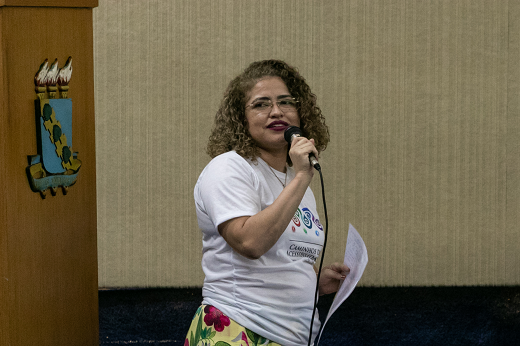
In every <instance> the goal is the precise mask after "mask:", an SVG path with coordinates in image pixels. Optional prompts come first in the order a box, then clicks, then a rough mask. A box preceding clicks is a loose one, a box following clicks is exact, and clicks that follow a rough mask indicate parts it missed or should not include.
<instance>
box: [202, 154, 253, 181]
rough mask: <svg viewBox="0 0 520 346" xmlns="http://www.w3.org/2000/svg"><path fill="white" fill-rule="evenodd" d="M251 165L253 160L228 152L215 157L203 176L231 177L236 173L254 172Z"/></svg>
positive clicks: (203, 172)
mask: <svg viewBox="0 0 520 346" xmlns="http://www.w3.org/2000/svg"><path fill="white" fill-rule="evenodd" d="M251 164H252V163H251V160H248V159H245V158H243V157H242V156H240V155H239V154H237V153H236V152H235V151H228V152H226V153H223V154H220V155H218V156H215V157H214V158H213V159H212V160H211V161H210V162H209V163H208V164H207V165H206V167H205V168H204V170H203V171H202V173H201V175H208V174H211V175H214V174H218V175H220V174H222V175H229V174H233V173H234V172H241V173H244V172H253V168H252V167H251Z"/></svg>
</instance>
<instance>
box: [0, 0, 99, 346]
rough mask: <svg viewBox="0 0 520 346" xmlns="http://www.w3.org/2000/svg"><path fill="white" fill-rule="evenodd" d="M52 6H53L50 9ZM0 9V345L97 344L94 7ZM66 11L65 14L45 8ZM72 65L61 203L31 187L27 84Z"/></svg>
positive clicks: (30, 4) (32, 122) (33, 147)
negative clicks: (76, 164) (73, 175)
mask: <svg viewBox="0 0 520 346" xmlns="http://www.w3.org/2000/svg"><path fill="white" fill-rule="evenodd" d="M51 3H53V4H54V5H51ZM64 3H65V1H52V2H51V1H36V0H19V1H15V0H3V1H0V42H1V47H0V49H1V55H0V75H1V84H0V189H1V191H0V346H7V345H9V346H27V345H98V344H99V322H98V299H97V294H98V284H97V243H96V231H97V229H96V227H97V220H96V174H95V172H96V162H95V159H96V155H95V136H94V132H95V126H94V125H95V124H94V81H93V79H94V77H93V67H94V66H93V31H92V7H94V6H96V5H97V1H92V0H90V1H89V0H85V1H80V0H76V1H74V0H72V1H67V2H66V3H67V4H68V5H64ZM59 5H64V6H67V7H50V6H59ZM69 56H72V66H73V72H72V78H71V81H70V84H69V86H70V90H69V92H68V98H70V99H72V134H73V136H72V137H73V138H72V149H73V151H74V152H78V159H80V160H81V161H82V166H81V169H80V171H79V173H78V177H77V181H76V183H75V184H74V185H73V186H70V188H69V189H68V192H67V193H66V194H64V192H62V190H60V189H58V191H57V193H56V195H55V196H53V195H51V193H49V192H47V195H46V197H45V198H42V197H41V196H40V193H38V192H33V191H32V190H31V188H30V186H29V182H28V177H27V174H26V169H27V167H28V165H29V162H28V156H29V155H36V154H37V150H38V145H37V137H36V133H37V132H36V124H37V123H36V118H35V99H36V98H37V97H36V93H35V89H34V76H35V74H36V72H37V71H38V68H39V67H40V64H41V63H42V62H43V61H44V60H45V59H48V60H49V64H50V63H52V62H53V61H54V59H56V58H57V59H58V61H59V67H62V66H63V65H64V64H65V61H66V60H67V58H68V57H69Z"/></svg>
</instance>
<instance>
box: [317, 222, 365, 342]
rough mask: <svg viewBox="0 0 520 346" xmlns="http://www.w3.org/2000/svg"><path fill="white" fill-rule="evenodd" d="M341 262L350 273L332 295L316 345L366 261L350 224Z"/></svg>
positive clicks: (355, 283)
mask: <svg viewBox="0 0 520 346" xmlns="http://www.w3.org/2000/svg"><path fill="white" fill-rule="evenodd" d="M343 263H345V264H346V265H347V266H348V267H349V268H350V273H348V275H347V277H346V278H345V280H343V282H341V283H340V286H339V290H338V292H337V293H336V296H335V297H334V301H333V302H332V305H331V306H330V310H329V313H328V315H327V318H326V319H325V322H323V326H322V327H321V331H320V334H319V335H318V342H317V343H316V345H318V344H319V342H320V338H321V334H322V333H323V330H324V329H325V324H326V323H327V321H328V320H329V318H330V316H332V314H333V313H334V312H335V311H336V310H337V309H338V308H339V307H340V305H341V304H342V303H343V302H344V301H345V299H347V298H348V296H350V294H351V293H352V291H354V288H355V287H356V285H357V283H358V282H359V279H361V276H362V275H363V272H364V271H365V267H366V266H367V263H368V254H367V248H366V246H365V242H364V241H363V239H362V238H361V236H360V235H359V233H358V231H356V229H355V228H354V227H353V226H352V225H350V224H349V227H348V236H347V245H346V247H345V259H344V260H343Z"/></svg>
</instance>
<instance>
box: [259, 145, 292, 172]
mask: <svg viewBox="0 0 520 346" xmlns="http://www.w3.org/2000/svg"><path fill="white" fill-rule="evenodd" d="M260 158H261V159H262V160H264V161H265V162H267V164H268V165H269V166H271V167H273V168H274V169H276V170H277V171H280V172H285V170H286V163H287V152H280V151H278V152H276V153H273V152H269V151H266V150H263V149H260Z"/></svg>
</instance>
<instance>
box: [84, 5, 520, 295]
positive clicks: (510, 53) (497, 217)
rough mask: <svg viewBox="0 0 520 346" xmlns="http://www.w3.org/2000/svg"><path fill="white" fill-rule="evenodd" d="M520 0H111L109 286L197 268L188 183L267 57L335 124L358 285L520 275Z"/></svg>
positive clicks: (101, 65)
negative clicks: (357, 253) (220, 114)
mask: <svg viewBox="0 0 520 346" xmlns="http://www.w3.org/2000/svg"><path fill="white" fill-rule="evenodd" d="M519 7H520V4H519V3H518V2H516V1H512V0H511V1H510V2H506V1H491V0H475V1H448V0H445V1H436V2H417V1H412V0H410V1H404V0H402V1H401V0H393V1H383V0H379V1H356V0H350V1H344V0H337V1H318V0H312V1H311V0H309V1H296V0H293V1H275V0H271V1H239V0H227V1H225V0H217V1H215V0H213V1H210V0H207V1H188V0H183V1H180V0H179V1H166V0H158V1H141V0H126V1H115V0H100V1H99V7H98V8H96V9H95V10H94V44H95V52H94V54H95V86H96V131H97V132H96V141H97V143H96V144H97V151H96V153H97V169H98V174H97V188H98V232H99V237H98V240H99V245H98V247H99V284H100V286H101V287H121V286H123V287H154V286H200V285H202V281H203V273H202V270H201V268H200V259H201V235H200V231H199V230H198V226H197V221H196V216H195V211H194V202H193V194H192V192H193V187H194V185H195V182H196V180H197V177H198V175H199V173H200V171H201V170H202V168H203V167H204V166H205V164H206V163H207V162H208V161H209V157H208V156H207V155H206V154H205V152H204V149H205V145H206V142H207V137H208V135H209V132H210V129H211V125H212V121H213V116H214V114H215V112H216V110H217V107H218V105H219V102H220V99H221V97H222V95H223V92H224V90H225V88H226V86H227V83H228V82H229V81H230V80H231V78H233V77H234V76H235V75H236V74H238V73H240V72H241V71H242V70H243V69H244V68H245V67H246V66H247V65H248V64H249V63H251V62H252V61H255V60H261V59H268V58H277V59H284V60H286V61H287V62H288V63H290V64H292V65H294V66H296V67H298V68H299V70H300V71H301V72H302V74H303V75H304V76H305V77H306V78H307V80H308V82H309V84H310V86H311V88H312V89H313V91H314V92H315V93H316V95H317V96H318V103H319V105H320V106H321V108H322V110H323V113H324V114H325V116H326V119H327V122H328V125H329V127H330V131H331V138H332V141H331V143H330V145H329V147H328V149H327V150H326V151H325V152H324V153H323V155H322V158H321V162H322V166H323V171H324V178H325V186H326V196H327V205H328V209H329V221H330V230H329V231H330V233H329V245H328V249H327V255H326V257H327V258H326V259H327V260H328V261H331V260H336V259H341V258H342V256H343V252H344V246H345V241H346V237H347V229H348V224H349V223H352V224H353V225H354V227H356V228H357V229H358V231H359V232H360V234H361V235H362V236H363V238H364V240H365V242H366V245H367V248H368V252H369V264H368V267H367V269H366V272H365V274H364V276H363V278H362V280H361V282H360V285H366V286H373V285H375V286H379V285H385V286H386V285H388V286H395V285H502V284H520V269H519V268H520V255H519V253H520V251H518V250H519V248H520V232H518V228H519V226H518V224H519V223H520V222H519V221H520V220H518V218H519V216H518V212H517V211H518V209H519V207H520V197H519V196H520V193H519V192H520V181H519V174H518V173H519V162H518V157H519V155H518V154H519V147H518V145H519V144H518V142H519V141H518V140H519V138H520V126H519V123H518V122H519V112H520V107H519V104H518V102H519V101H518V99H519V97H518V96H519V90H520V88H519V75H520V66H519V64H518V61H520V50H519V41H520V40H519V36H520V35H519V33H520V27H519V24H518V18H519V16H518V12H519ZM313 190H314V193H315V195H316V196H317V199H318V204H319V205H321V198H320V193H321V192H320V186H319V181H318V177H317V176H316V178H315V179H314V182H313ZM321 214H323V213H321ZM321 216H322V218H323V215H321Z"/></svg>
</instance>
